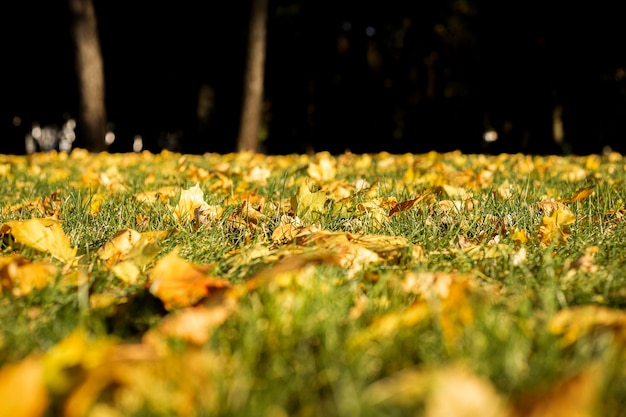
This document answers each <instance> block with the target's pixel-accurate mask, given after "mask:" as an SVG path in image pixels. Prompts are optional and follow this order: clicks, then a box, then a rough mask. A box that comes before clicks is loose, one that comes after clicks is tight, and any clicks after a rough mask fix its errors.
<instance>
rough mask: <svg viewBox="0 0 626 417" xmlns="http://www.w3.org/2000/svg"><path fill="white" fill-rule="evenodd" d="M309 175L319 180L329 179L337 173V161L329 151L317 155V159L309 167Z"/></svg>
mask: <svg viewBox="0 0 626 417" xmlns="http://www.w3.org/2000/svg"><path fill="white" fill-rule="evenodd" d="M307 173H308V174H309V176H310V177H311V178H313V179H315V180H318V181H329V180H332V179H333V178H335V176H336V175H337V161H336V160H335V159H334V158H333V157H332V156H331V155H330V153H328V152H320V153H318V154H316V155H315V160H314V161H313V162H311V163H310V164H309V167H308V168H307Z"/></svg>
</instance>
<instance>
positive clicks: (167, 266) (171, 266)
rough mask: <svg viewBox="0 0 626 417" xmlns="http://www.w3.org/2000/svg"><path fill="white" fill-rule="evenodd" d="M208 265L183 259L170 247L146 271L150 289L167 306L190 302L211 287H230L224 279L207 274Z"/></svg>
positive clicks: (190, 303) (208, 290)
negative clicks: (147, 271)
mask: <svg viewBox="0 0 626 417" xmlns="http://www.w3.org/2000/svg"><path fill="white" fill-rule="evenodd" d="M209 269H210V266H200V265H195V264H192V263H190V262H187V261H186V260H184V259H182V258H180V257H179V256H178V251H177V250H174V251H172V252H170V253H169V254H168V255H166V256H165V257H163V258H162V259H161V260H160V261H159V262H157V264H156V265H155V266H154V268H153V269H152V270H151V271H150V281H151V285H150V292H151V293H152V294H153V295H154V296H156V297H158V298H159V299H161V301H163V304H164V305H165V308H166V309H167V310H172V309H175V308H179V307H188V306H192V305H194V304H196V303H197V302H199V301H200V300H201V299H203V298H205V297H206V296H208V295H209V294H210V293H211V292H212V291H215V290H219V289H222V288H228V287H230V283H229V282H228V281H226V280H223V279H219V278H214V277H211V276H208V275H207V271H208V270H209Z"/></svg>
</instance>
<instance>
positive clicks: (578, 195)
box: [561, 185, 596, 204]
mask: <svg viewBox="0 0 626 417" xmlns="http://www.w3.org/2000/svg"><path fill="white" fill-rule="evenodd" d="M595 187H596V186H595V185H592V186H589V187H585V188H580V189H578V190H576V191H575V192H574V194H572V195H571V196H569V197H566V198H563V199H561V202H562V203H568V204H569V203H578V202H579V201H582V200H584V199H586V198H588V197H589V196H590V195H591V194H592V193H593V189H594V188H595Z"/></svg>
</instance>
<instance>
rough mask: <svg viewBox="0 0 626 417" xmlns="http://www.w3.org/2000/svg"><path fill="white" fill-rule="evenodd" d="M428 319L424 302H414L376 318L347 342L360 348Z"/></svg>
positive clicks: (427, 310) (426, 304)
mask: <svg viewBox="0 0 626 417" xmlns="http://www.w3.org/2000/svg"><path fill="white" fill-rule="evenodd" d="M428 318H430V309H429V307H428V303H427V302H426V301H423V300H422V301H416V302H414V303H412V304H411V305H409V306H408V307H405V308H402V309H400V310H397V311H391V312H389V313H385V314H383V315H381V316H378V317H376V318H375V319H374V321H373V322H372V324H370V325H369V326H367V327H366V328H365V329H363V330H361V331H359V332H357V333H356V334H354V335H353V336H352V337H351V338H350V339H349V341H348V345H349V346H351V347H353V348H361V347H363V346H365V345H367V344H368V343H370V342H372V341H379V340H385V339H388V338H390V337H393V336H394V335H395V334H396V333H398V331H400V330H402V329H409V328H412V327H414V326H415V325H417V324H418V323H421V322H423V321H425V320H427V319H428Z"/></svg>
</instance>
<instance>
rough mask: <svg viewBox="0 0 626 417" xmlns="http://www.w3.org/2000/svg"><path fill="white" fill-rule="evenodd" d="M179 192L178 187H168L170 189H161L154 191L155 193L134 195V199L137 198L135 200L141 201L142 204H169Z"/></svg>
mask: <svg viewBox="0 0 626 417" xmlns="http://www.w3.org/2000/svg"><path fill="white" fill-rule="evenodd" d="M178 191H179V188H178V187H173V186H168V187H161V188H159V189H158V190H154V191H143V192H141V193H136V194H133V197H134V198H135V200H137V201H139V202H140V203H148V204H150V203H156V202H158V201H160V202H163V203H168V202H169V201H170V200H171V199H172V198H174V197H175V196H176V194H177V193H178Z"/></svg>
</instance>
